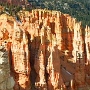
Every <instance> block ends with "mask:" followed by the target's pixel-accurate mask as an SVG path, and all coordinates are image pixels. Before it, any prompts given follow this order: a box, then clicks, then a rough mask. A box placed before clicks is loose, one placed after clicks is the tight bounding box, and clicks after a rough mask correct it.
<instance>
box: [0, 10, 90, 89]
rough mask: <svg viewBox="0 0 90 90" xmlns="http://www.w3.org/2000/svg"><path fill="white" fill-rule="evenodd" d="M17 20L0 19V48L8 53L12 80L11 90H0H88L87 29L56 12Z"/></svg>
mask: <svg viewBox="0 0 90 90" xmlns="http://www.w3.org/2000/svg"><path fill="white" fill-rule="evenodd" d="M18 16H19V17H20V21H19V20H17V19H16V18H15V17H12V16H9V15H7V14H2V15H0V46H1V47H3V48H4V49H5V51H6V52H7V53H8V58H7V59H6V60H7V61H8V64H9V66H10V67H9V70H10V72H9V75H10V76H12V77H11V80H13V81H8V82H13V85H12V84H10V85H11V87H12V89H0V90H81V89H82V90H89V89H88V88H89V85H90V72H89V71H90V70H89V68H90V41H89V40H90V27H88V26H86V28H85V29H84V28H82V24H81V22H77V20H76V19H75V18H72V17H71V16H69V15H68V14H62V13H61V12H59V11H49V10H42V9H35V10H32V11H30V12H28V11H20V12H19V13H18ZM0 50H1V49H0ZM5 51H4V52H5ZM2 52H3V51H2ZM0 55H1V54H0ZM0 62H1V61H0ZM0 65H2V64H0ZM4 66H5V67H8V66H6V64H5V65H4ZM0 69H1V70H2V68H0ZM3 71H4V70H3ZM0 75H2V74H0ZM7 76H8V75H7ZM10 76H9V77H10ZM5 77H6V76H5ZM7 79H8V77H7ZM0 80H1V77H0ZM4 81H5V82H6V81H7V80H6V79H5V80H4ZM1 84H3V82H1V83H0V86H1ZM3 85H4V84H3ZM5 85H6V84H5Z"/></svg>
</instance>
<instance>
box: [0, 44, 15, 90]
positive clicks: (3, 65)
mask: <svg viewBox="0 0 90 90" xmlns="http://www.w3.org/2000/svg"><path fill="white" fill-rule="evenodd" d="M8 60H9V59H8V51H6V50H5V48H4V47H3V46H0V90H13V87H14V84H15V81H14V79H13V77H11V76H10V65H9V62H8Z"/></svg>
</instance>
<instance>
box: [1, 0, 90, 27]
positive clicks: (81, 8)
mask: <svg viewBox="0 0 90 90" xmlns="http://www.w3.org/2000/svg"><path fill="white" fill-rule="evenodd" d="M28 2H29V3H30V4H31V7H27V6H26V7H25V9H26V10H28V11H29V10H31V9H34V8H46V9H49V10H58V11H61V12H62V13H67V14H70V15H71V16H72V17H75V18H77V20H78V21H82V24H83V26H84V27H85V25H88V26H90V0H28ZM0 5H2V6H4V7H5V11H6V12H8V13H9V14H10V15H16V13H17V12H18V11H20V10H21V9H22V6H14V5H10V4H7V3H0Z"/></svg>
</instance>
